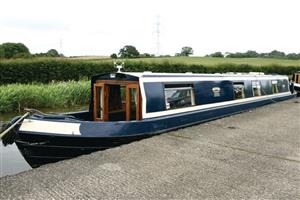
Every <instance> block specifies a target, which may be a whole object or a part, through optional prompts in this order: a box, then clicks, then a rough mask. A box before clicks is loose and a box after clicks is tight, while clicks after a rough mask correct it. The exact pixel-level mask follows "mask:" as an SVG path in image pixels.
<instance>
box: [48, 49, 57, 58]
mask: <svg viewBox="0 0 300 200" xmlns="http://www.w3.org/2000/svg"><path fill="white" fill-rule="evenodd" d="M46 55H47V56H49V57H59V53H58V51H57V50H56V49H50V50H49V51H47V53H46Z"/></svg>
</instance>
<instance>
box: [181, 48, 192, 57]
mask: <svg viewBox="0 0 300 200" xmlns="http://www.w3.org/2000/svg"><path fill="white" fill-rule="evenodd" d="M193 53H194V50H193V48H192V47H182V49H181V52H180V55H181V56H189V55H192V54H193Z"/></svg>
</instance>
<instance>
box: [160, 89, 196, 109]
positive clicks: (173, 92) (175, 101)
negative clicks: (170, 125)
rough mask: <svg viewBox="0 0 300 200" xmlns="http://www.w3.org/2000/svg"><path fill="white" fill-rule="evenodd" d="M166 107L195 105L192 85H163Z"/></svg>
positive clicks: (174, 107)
mask: <svg viewBox="0 0 300 200" xmlns="http://www.w3.org/2000/svg"><path fill="white" fill-rule="evenodd" d="M165 101H166V109H167V110H169V109H176V108H184V107H190V106H194V105H195V95H194V89H193V87H191V86H189V87H176V88H173V87H172V86H168V85H166V86H165Z"/></svg>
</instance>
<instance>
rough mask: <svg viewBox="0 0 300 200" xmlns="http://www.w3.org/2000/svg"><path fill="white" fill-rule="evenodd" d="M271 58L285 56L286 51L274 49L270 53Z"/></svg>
mask: <svg viewBox="0 0 300 200" xmlns="http://www.w3.org/2000/svg"><path fill="white" fill-rule="evenodd" d="M269 57H270V58H283V57H285V53H284V52H281V51H277V50H273V51H271V52H270V53H269Z"/></svg>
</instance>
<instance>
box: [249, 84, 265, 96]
mask: <svg viewBox="0 0 300 200" xmlns="http://www.w3.org/2000/svg"><path fill="white" fill-rule="evenodd" d="M251 87H252V94H253V97H259V96H262V89H261V82H260V81H259V80H255V81H252V82H251ZM254 89H258V91H259V93H258V95H255V94H256V93H255V92H254Z"/></svg>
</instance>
